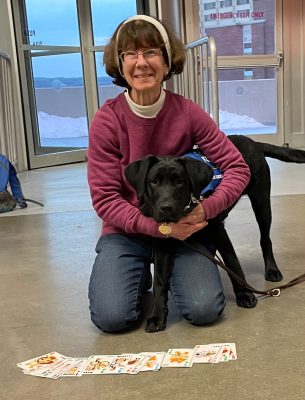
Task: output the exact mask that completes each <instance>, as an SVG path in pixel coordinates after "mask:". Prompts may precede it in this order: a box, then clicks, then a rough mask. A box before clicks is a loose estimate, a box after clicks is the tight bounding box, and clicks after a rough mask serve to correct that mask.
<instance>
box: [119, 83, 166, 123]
mask: <svg viewBox="0 0 305 400" xmlns="http://www.w3.org/2000/svg"><path fill="white" fill-rule="evenodd" d="M124 95H125V98H126V100H127V103H128V105H129V107H130V109H131V110H132V112H134V113H135V114H136V115H138V116H140V117H143V118H155V117H156V116H157V115H158V113H159V111H160V110H161V108H162V107H163V104H164V102H165V96H166V94H165V90H164V89H163V88H162V89H161V94H160V97H159V99H158V100H157V101H156V102H155V103H154V104H152V105H150V106H140V105H139V104H136V103H135V102H133V101H132V100H131V98H130V96H129V93H128V90H126V92H124Z"/></svg>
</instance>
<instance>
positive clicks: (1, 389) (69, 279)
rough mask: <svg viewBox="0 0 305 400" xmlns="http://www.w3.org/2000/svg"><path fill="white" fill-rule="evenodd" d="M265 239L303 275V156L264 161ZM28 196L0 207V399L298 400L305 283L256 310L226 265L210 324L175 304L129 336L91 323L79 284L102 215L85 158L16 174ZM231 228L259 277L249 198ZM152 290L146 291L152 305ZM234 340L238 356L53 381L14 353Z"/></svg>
mask: <svg viewBox="0 0 305 400" xmlns="http://www.w3.org/2000/svg"><path fill="white" fill-rule="evenodd" d="M270 165H271V170H272V183H273V187H272V208H273V225H272V240H273V244H274V252H275V255H276V259H277V261H278V265H279V267H280V269H281V270H282V272H283V274H284V281H285V282H286V281H288V280H290V279H292V278H294V277H296V276H297V275H299V274H301V273H304V272H305V246H304V233H305V179H304V178H303V177H304V172H305V165H287V164H284V163H280V162H274V161H272V162H271V163H270ZM19 176H20V179H21V182H22V185H23V189H24V192H25V194H26V196H27V197H30V198H33V199H36V200H39V201H42V202H44V203H45V207H44V208H43V209H42V208H40V207H39V206H37V205H35V204H29V207H28V208H27V209H25V210H15V211H13V212H11V213H7V214H3V215H1V216H0V326H1V330H0V343H1V360H2V363H1V364H2V365H1V371H0V382H1V386H0V399H1V400H2V399H5V400H15V399H18V400H19V399H52V400H53V399H56V400H57V399H65V400H66V399H71V400H72V399H73V400H77V399H87V398H98V399H103V400H104V399H105V400H106V399H107V400H108V399H109V400H110V399H111V400H112V399H122V400H123V399H128V400H129V399H148V400H149V399H156V398H157V399H161V400H163V399H166V400H167V399H176V400H178V399H183V400H185V399H187V398H190V399H210V400H213V399H215V400H216V399H217V400H227V399H228V400H233V399H234V400H241V399H242V400H244V399H250V400H261V399H262V400H266V399H270V400H271V399H274V398H277V399H281V400H282V399H284V400H286V399H287V400H288V399H289V400H297V399H304V398H305V383H304V376H305V363H304V356H305V340H304V332H305V318H304V316H305V311H304V303H305V283H304V284H301V285H298V286H295V287H294V288H290V289H287V290H286V291H283V293H282V295H281V296H280V297H278V298H268V299H261V300H260V301H259V302H258V305H257V307H256V308H255V309H253V310H246V309H242V308H238V307H237V306H236V304H235V300H234V296H233V293H232V288H231V284H230V282H229V279H228V278H227V276H226V274H225V273H222V277H223V282H224V287H225V294H226V298H227V306H226V309H225V312H224V315H223V317H222V319H221V320H220V321H218V322H217V323H216V324H213V325H211V326H207V327H195V326H192V325H189V324H188V323H187V322H185V321H184V320H183V319H181V318H180V317H179V316H178V314H177V311H176V309H175V307H174V305H173V303H172V302H170V312H169V319H168V326H167V329H166V330H165V331H164V332H160V333H157V334H147V333H145V332H144V323H143V324H142V325H141V326H140V327H139V328H138V329H136V330H134V331H132V332H128V333H125V334H116V335H109V334H104V333H101V332H99V331H98V330H97V329H96V328H95V327H94V326H93V325H92V323H91V321H90V318H89V311H88V300H87V286H88V280H89V275H90V272H91V266H92V263H93V260H94V256H95V255H94V247H95V243H96V241H97V238H98V235H99V231H100V221H99V220H98V218H97V217H96V215H95V213H94V211H92V208H91V203H90V197H89V193H88V187H87V183H86V164H74V165H68V166H62V167H56V168H45V169H41V170H34V171H30V172H25V173H21V174H20V175H19ZM227 228H228V231H229V233H230V235H231V238H232V241H233V243H234V245H235V248H236V251H237V253H238V255H239V257H240V260H241V262H242V264H243V266H244V270H245V273H246V277H247V280H248V281H249V283H251V284H252V285H254V286H256V287H258V288H265V287H271V286H273V284H270V283H266V282H265V281H264V277H263V261H262V256H261V252H260V249H259V235H258V228H257V225H256V222H255V219H254V217H253V213H252V211H251V209H250V205H249V202H248V200H247V199H242V200H241V201H240V202H239V204H238V206H237V207H236V208H235V209H234V210H233V211H232V213H231V214H230V217H229V219H228V222H227ZM150 300H151V294H148V295H147V296H146V298H145V305H146V307H147V308H148V307H149V303H150ZM217 342H235V343H236V346H237V355H238V360H237V361H234V362H229V363H220V364H215V365H195V366H193V367H192V368H191V369H176V368H175V369H162V370H161V371H159V372H158V373H140V374H138V375H136V376H127V375H120V376H86V377H81V378H73V379H69V378H65V379H64V378H61V379H59V380H56V381H53V380H48V379H42V378H36V377H33V376H27V375H24V374H23V373H22V371H21V370H20V369H19V368H17V367H16V364H17V363H18V362H20V361H24V360H26V359H29V358H31V357H34V356H38V355H41V354H44V353H46V352H49V351H52V350H56V351H58V352H60V353H63V354H65V355H67V356H73V357H77V356H89V355H90V354H113V353H122V352H130V353H137V352H141V351H161V350H167V349H169V348H172V347H193V346H195V345H196V344H204V343H217Z"/></svg>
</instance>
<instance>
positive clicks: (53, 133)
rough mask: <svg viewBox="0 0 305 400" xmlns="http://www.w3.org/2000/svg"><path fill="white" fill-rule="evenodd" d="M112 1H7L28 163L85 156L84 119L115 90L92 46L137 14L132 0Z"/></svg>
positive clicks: (86, 123) (34, 165)
mask: <svg viewBox="0 0 305 400" xmlns="http://www.w3.org/2000/svg"><path fill="white" fill-rule="evenodd" d="M115 3H116V6H115V7H114V6H113V4H112V2H110V1H108V0H92V1H91V2H90V0H45V1H40V0H23V1H18V0H13V6H14V19H15V26H16V27H18V26H19V27H20V30H19V32H18V31H17V32H16V33H17V40H18V42H19V46H18V48H19V64H20V72H21V77H22V92H23V104H24V111H25V113H24V114H25V124H26V132H27V143H28V152H29V161H30V167H31V168H38V167H43V166H49V165H56V164H64V163H71V162H76V161H83V160H85V158H86V148H87V146H88V126H89V122H90V120H91V118H92V116H93V115H94V113H95V111H96V110H97V108H98V106H99V104H102V103H103V102H104V101H105V99H106V98H109V97H113V94H114V95H115V93H117V89H116V88H115V87H114V86H113V85H112V83H111V80H110V78H109V77H107V75H106V74H105V71H104V69H103V67H102V55H103V53H102V51H101V52H100V53H95V49H94V45H95V44H100V45H103V46H104V45H105V44H106V42H107V41H108V39H109V37H110V34H112V32H113V30H114V29H115V26H116V25H117V24H118V23H119V22H120V21H121V20H123V19H124V18H127V17H128V16H131V15H134V14H136V13H137V2H136V0H116V2H115ZM92 22H93V24H92ZM92 26H95V29H94V30H93V28H92ZM103 46H101V47H100V50H103Z"/></svg>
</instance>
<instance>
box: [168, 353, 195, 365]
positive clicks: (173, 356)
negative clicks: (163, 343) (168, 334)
mask: <svg viewBox="0 0 305 400" xmlns="http://www.w3.org/2000/svg"><path fill="white" fill-rule="evenodd" d="M194 354H195V349H169V350H168V352H167V353H165V356H164V359H163V362H162V367H191V366H192V365H193V358H194Z"/></svg>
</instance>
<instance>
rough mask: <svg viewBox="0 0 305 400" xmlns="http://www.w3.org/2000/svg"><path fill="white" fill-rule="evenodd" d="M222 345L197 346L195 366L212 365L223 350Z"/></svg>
mask: <svg viewBox="0 0 305 400" xmlns="http://www.w3.org/2000/svg"><path fill="white" fill-rule="evenodd" d="M221 346H222V344H217V343H216V344H198V345H197V346H195V356H194V359H193V362H194V364H205V363H208V364H211V363H213V362H214V359H215V357H216V355H217V354H218V352H219V350H220V349H221Z"/></svg>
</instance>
